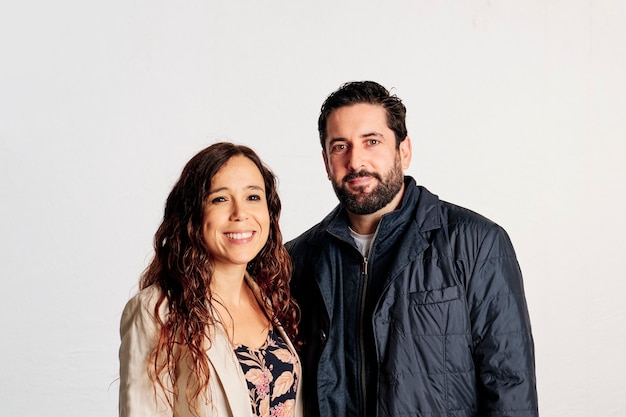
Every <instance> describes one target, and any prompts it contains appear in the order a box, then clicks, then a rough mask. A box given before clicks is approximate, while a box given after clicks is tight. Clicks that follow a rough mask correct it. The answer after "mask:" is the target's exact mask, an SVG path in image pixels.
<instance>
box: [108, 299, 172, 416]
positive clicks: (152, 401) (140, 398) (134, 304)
mask: <svg viewBox="0 0 626 417" xmlns="http://www.w3.org/2000/svg"><path fill="white" fill-rule="evenodd" d="M154 293H155V291H152V292H146V291H145V290H144V291H143V292H140V293H139V294H137V295H136V296H135V297H133V298H132V299H131V300H130V301H129V302H128V303H127V304H126V307H125V308H124V312H123V313H122V319H121V323H120V337H121V345H120V351H119V359H120V392H119V415H120V417H148V416H156V417H165V416H169V417H171V416H172V415H173V412H172V409H171V407H170V405H169V404H168V401H167V398H166V397H165V394H164V393H163V390H162V389H161V387H160V386H158V385H155V384H154V383H153V382H152V380H151V379H150V377H149V374H148V367H149V365H148V361H149V357H150V354H151V353H152V350H153V349H154V347H155V345H156V338H157V334H158V327H157V322H156V319H155V317H154V305H155V301H156V297H155V296H154ZM168 391H169V392H171V390H168ZM170 400H171V398H170Z"/></svg>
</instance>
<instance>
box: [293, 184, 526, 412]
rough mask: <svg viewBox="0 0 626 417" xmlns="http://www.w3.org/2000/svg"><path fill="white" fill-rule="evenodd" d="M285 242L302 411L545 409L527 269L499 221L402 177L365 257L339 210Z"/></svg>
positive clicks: (508, 410) (487, 410) (489, 410)
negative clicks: (396, 201) (296, 322)
mask: <svg viewBox="0 0 626 417" xmlns="http://www.w3.org/2000/svg"><path fill="white" fill-rule="evenodd" d="M286 246H287V249H288V250H289V252H290V254H291V256H292V259H293V262H294V275H293V279H292V292H293V294H294V296H295V297H296V299H297V301H298V303H299V304H300V308H301V322H300V338H301V342H302V343H303V345H302V348H301V356H302V362H303V367H304V372H303V378H304V380H303V389H304V398H305V404H304V408H305V415H307V416H309V417H310V416H324V417H327V416H333V417H337V416H355V417H357V416H358V417H363V416H367V417H372V416H375V417H387V416H403V417H408V416H428V417H434V416H449V417H451V416H454V417H470V416H472V417H473V416H481V417H482V416H499V417H506V416H511V417H529V416H537V415H538V411H537V394H536V386H535V369H534V348H533V340H532V335H531V328H530V321H529V317H528V311H527V308H526V300H525V297H524V289H523V284H522V276H521V272H520V269H519V266H518V263H517V260H516V257H515V253H514V251H513V247H512V245H511V242H510V240H509V237H508V236H507V234H506V232H505V231H504V230H503V229H502V228H501V227H499V226H498V225H496V224H495V223H493V222H491V221H490V220H488V219H486V218H484V217H482V216H480V215H478V214H476V213H474V212H472V211H470V210H467V209H464V208H461V207H458V206H455V205H453V204H450V203H446V202H443V201H440V200H439V199H438V197H437V196H435V195H433V194H431V193H430V192H429V191H428V190H426V189H425V188H423V187H420V186H417V185H416V183H415V181H414V180H413V178H411V177H405V192H404V196H403V199H402V203H401V205H400V207H399V208H398V209H397V210H395V211H394V212H392V213H389V214H387V215H385V216H383V217H382V219H381V221H380V223H379V225H378V229H377V231H376V234H375V237H374V242H373V246H372V249H371V252H370V254H369V259H366V258H364V257H363V256H362V255H361V254H360V252H359V251H358V250H357V248H356V246H355V244H354V241H353V239H352V237H351V236H350V234H349V230H348V218H347V215H346V212H345V210H344V209H343V208H342V207H341V206H338V207H336V208H335V209H334V210H333V211H332V212H331V213H330V214H329V215H328V216H327V217H326V218H325V219H323V220H322V221H321V222H320V223H319V224H317V225H316V226H314V227H313V228H311V229H310V230H308V231H307V232H305V233H303V234H302V235H301V236H299V237H298V238H296V239H294V240H292V241H291V242H289V243H287V245H286Z"/></svg>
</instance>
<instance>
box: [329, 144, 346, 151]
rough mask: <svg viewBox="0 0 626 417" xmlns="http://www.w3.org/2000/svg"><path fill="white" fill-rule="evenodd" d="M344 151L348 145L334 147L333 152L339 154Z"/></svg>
mask: <svg viewBox="0 0 626 417" xmlns="http://www.w3.org/2000/svg"><path fill="white" fill-rule="evenodd" d="M344 149H346V145H343V144H341V145H334V146H333V149H332V150H333V152H338V151H343V150H344Z"/></svg>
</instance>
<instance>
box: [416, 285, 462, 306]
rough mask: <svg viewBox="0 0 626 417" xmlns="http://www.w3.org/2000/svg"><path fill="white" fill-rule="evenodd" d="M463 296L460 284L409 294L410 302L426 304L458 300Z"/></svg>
mask: <svg viewBox="0 0 626 417" xmlns="http://www.w3.org/2000/svg"><path fill="white" fill-rule="evenodd" d="M460 296H461V290H460V289H459V287H458V286H454V287H448V288H441V289H437V290H429V291H419V292H414V293H411V294H409V303H410V304H412V305H413V304H417V305H424V304H437V303H444V302H446V301H452V300H456V299H458V298H459V297H460Z"/></svg>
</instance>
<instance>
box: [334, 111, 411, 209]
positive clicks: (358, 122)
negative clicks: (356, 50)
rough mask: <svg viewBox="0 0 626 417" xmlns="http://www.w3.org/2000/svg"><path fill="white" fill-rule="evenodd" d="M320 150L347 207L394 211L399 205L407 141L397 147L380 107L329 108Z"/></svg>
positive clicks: (408, 158)
mask: <svg viewBox="0 0 626 417" xmlns="http://www.w3.org/2000/svg"><path fill="white" fill-rule="evenodd" d="M322 154H323V157H324V164H325V165H326V172H327V173H328V178H329V179H330V180H331V182H332V184H333V188H334V189H335V193H336V194H337V197H338V198H339V201H341V203H342V204H343V205H344V206H345V207H346V208H347V209H348V211H350V212H352V213H354V214H358V215H366V214H373V213H376V212H378V211H380V210H382V209H384V208H386V210H384V212H387V211H392V210H394V209H395V207H396V206H397V205H398V204H399V202H400V199H401V198H402V193H400V191H401V190H402V189H403V187H404V175H403V169H406V168H408V166H409V163H410V161H411V142H410V139H409V138H408V137H407V138H406V139H405V140H404V141H403V142H402V143H401V144H400V148H399V149H398V148H396V138H395V135H394V133H393V131H392V130H391V129H390V128H389V127H388V126H387V116H386V111H385V109H384V108H383V107H382V106H379V105H373V104H366V103H359V104H354V105H351V106H345V107H340V108H338V109H337V110H335V111H333V112H332V113H331V114H330V116H329V117H328V121H327V123H326V140H325V150H324V152H323V153H322ZM390 203H393V204H390Z"/></svg>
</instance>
